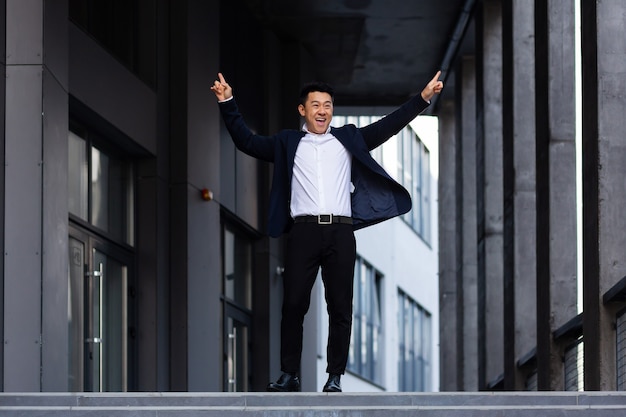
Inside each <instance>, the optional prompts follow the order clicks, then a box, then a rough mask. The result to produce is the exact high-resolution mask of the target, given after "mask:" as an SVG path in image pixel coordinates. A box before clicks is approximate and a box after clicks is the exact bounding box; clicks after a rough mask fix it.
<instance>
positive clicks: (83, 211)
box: [67, 132, 88, 221]
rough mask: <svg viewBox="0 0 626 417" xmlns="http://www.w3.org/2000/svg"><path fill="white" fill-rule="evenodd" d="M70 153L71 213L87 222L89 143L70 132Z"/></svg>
mask: <svg viewBox="0 0 626 417" xmlns="http://www.w3.org/2000/svg"><path fill="white" fill-rule="evenodd" d="M68 151H69V155H68V156H69V163H68V170H69V171H68V178H67V184H68V196H69V197H68V198H69V200H68V206H69V212H70V213H72V214H73V215H75V216H77V217H79V218H81V219H82V220H85V221H87V220H88V218H87V178H88V172H87V169H88V164H87V142H86V141H85V139H83V138H81V137H80V136H78V135H76V134H75V133H74V132H70V134H69V140H68Z"/></svg>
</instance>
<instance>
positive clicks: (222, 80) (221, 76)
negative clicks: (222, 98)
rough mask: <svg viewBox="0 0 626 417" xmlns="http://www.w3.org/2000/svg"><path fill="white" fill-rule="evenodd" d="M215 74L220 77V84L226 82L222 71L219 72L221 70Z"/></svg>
mask: <svg viewBox="0 0 626 417" xmlns="http://www.w3.org/2000/svg"><path fill="white" fill-rule="evenodd" d="M217 76H218V77H219V79H220V83H222V84H226V79H224V76H223V75H222V73H221V72H218V73H217Z"/></svg>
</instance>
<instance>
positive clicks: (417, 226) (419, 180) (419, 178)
mask: <svg viewBox="0 0 626 417" xmlns="http://www.w3.org/2000/svg"><path fill="white" fill-rule="evenodd" d="M399 136H400V140H399V144H398V178H399V181H400V183H401V184H402V185H403V186H404V188H406V189H407V190H408V191H409V193H411V198H412V199H413V208H412V209H411V211H410V212H408V213H407V214H405V215H404V216H403V218H404V220H405V221H406V222H407V223H408V224H409V225H410V226H411V227H412V228H413V230H415V232H416V233H417V234H418V235H420V237H421V238H422V239H424V241H426V242H430V152H429V151H428V149H427V148H426V147H425V146H424V144H423V143H422V141H420V140H419V138H418V137H417V135H416V134H415V132H413V130H412V129H410V128H408V127H406V128H404V129H403V130H402V131H401V132H400V133H399Z"/></svg>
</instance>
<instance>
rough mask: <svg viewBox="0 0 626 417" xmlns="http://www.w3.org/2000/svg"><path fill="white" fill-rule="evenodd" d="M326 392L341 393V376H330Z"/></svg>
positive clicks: (325, 386) (325, 388)
mask: <svg viewBox="0 0 626 417" xmlns="http://www.w3.org/2000/svg"><path fill="white" fill-rule="evenodd" d="M323 391H324V392H341V375H337V374H330V375H329V376H328V381H327V382H326V385H324V389H323Z"/></svg>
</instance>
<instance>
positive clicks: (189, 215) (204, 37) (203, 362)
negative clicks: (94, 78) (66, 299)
mask: <svg viewBox="0 0 626 417" xmlns="http://www.w3.org/2000/svg"><path fill="white" fill-rule="evenodd" d="M170 7H171V9H170V12H171V15H172V20H171V22H172V33H174V34H175V36H174V39H173V46H172V50H171V51H172V54H171V59H172V63H173V65H172V78H171V80H175V81H172V85H171V90H170V94H171V99H172V107H171V109H172V119H171V123H172V124H171V128H172V136H171V138H170V140H171V143H170V157H171V164H172V170H171V194H170V204H171V207H172V210H171V213H170V214H171V217H170V221H171V227H172V228H171V230H172V233H171V245H170V248H171V252H170V256H171V274H172V278H171V305H172V309H171V312H172V315H171V345H170V346H171V350H170V354H171V358H172V363H171V368H170V374H171V389H173V390H183V391H221V390H222V385H223V384H222V372H221V370H222V365H223V358H222V352H221V346H220V344H219V343H215V340H216V337H220V338H221V335H222V320H221V319H222V302H221V299H220V295H221V293H222V288H221V287H222V285H221V283H222V279H221V276H222V274H221V252H220V251H219V250H215V248H219V247H220V245H221V226H220V207H219V204H218V203H217V202H215V201H212V202H205V201H203V200H202V199H201V198H200V190H201V189H202V188H205V187H206V188H208V189H210V190H212V191H213V193H214V195H215V196H219V191H220V182H219V178H220V176H219V172H220V160H219V155H220V150H219V140H217V138H219V135H220V119H219V117H220V116H219V110H218V109H217V107H216V105H215V96H214V95H213V93H212V92H211V91H210V90H209V89H208V88H206V86H208V85H210V84H211V83H212V81H213V80H214V79H215V74H212V73H210V72H208V70H207V69H210V68H218V59H219V45H217V44H216V42H217V40H218V39H219V36H218V30H219V24H218V19H219V12H218V11H217V10H216V9H215V7H214V6H212V5H209V4H208V3H206V2H203V1H200V0H188V1H186V2H171V3H170ZM207 42H213V44H212V45H211V44H208V43H207ZM209 45H210V46H209Z"/></svg>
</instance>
